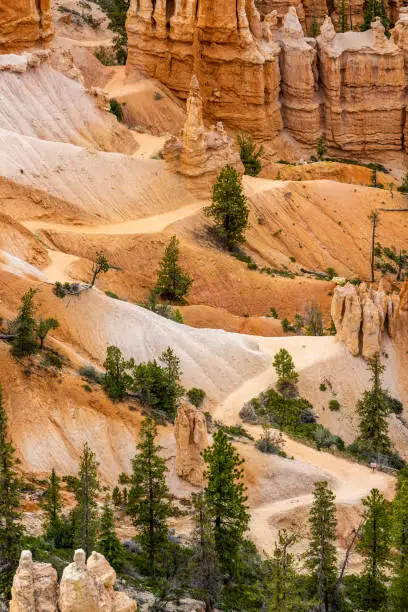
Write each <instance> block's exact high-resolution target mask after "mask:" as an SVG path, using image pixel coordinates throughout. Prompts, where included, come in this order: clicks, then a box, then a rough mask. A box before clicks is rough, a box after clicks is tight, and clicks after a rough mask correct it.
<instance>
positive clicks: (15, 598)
mask: <svg viewBox="0 0 408 612" xmlns="http://www.w3.org/2000/svg"><path fill="white" fill-rule="evenodd" d="M57 590H58V576H57V572H56V570H55V569H54V568H53V567H52V565H50V564H49V563H34V562H33V558H32V554H31V552H30V551H29V550H23V552H22V553H21V557H20V563H19V566H18V568H17V571H16V574H15V576H14V580H13V586H12V591H11V594H12V599H11V602H10V612H57Z"/></svg>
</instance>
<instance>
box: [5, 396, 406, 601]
mask: <svg viewBox="0 0 408 612" xmlns="http://www.w3.org/2000/svg"><path fill="white" fill-rule="evenodd" d="M156 439H157V428H156V424H155V423H154V421H153V420H152V419H150V418H146V419H145V420H144V422H143V424H142V429H141V432H140V441H139V444H138V445H137V452H136V455H135V457H134V459H133V461H132V471H131V473H130V474H126V475H125V474H122V475H121V477H120V480H119V482H120V486H118V487H115V489H114V491H113V503H114V505H115V506H118V507H119V510H120V511H121V512H124V513H126V514H127V515H128V516H129V517H130V518H131V520H132V522H133V524H134V526H135V528H136V532H137V536H136V538H135V541H136V542H135V550H133V551H132V552H130V551H128V550H126V549H125V548H124V546H123V545H122V543H121V542H120V540H119V538H118V537H117V535H116V532H115V513H114V510H113V508H112V504H111V497H110V494H109V492H107V491H106V489H103V488H102V486H101V483H100V480H99V476H98V463H97V461H96V458H95V455H94V453H93V452H92V450H91V449H90V448H89V446H88V445H87V444H85V446H84V449H83V453H82V457H81V459H80V466H79V472H78V475H77V477H75V478H74V477H70V478H65V479H64V480H65V481H66V482H67V483H68V484H69V488H70V489H71V491H72V492H73V493H74V495H75V500H76V504H75V506H74V507H73V508H72V509H71V510H70V511H68V510H67V509H64V507H63V496H62V492H61V479H60V478H59V477H58V476H57V474H56V473H55V471H54V470H53V471H52V473H51V475H50V478H49V482H48V486H47V488H46V490H45V492H43V494H42V506H43V509H44V511H45V515H46V519H45V523H44V534H43V536H42V537H41V538H38V539H37V540H39V542H37V543H36V545H35V546H34V555H35V556H39V551H41V550H43V549H44V548H46V547H47V546H48V549H47V550H48V551H50V552H51V553H52V552H55V551H58V553H60V552H61V551H63V550H67V551H69V552H70V553H71V552H72V549H74V548H76V547H82V548H84V550H85V551H86V553H87V555H89V554H90V553H91V552H92V550H99V551H100V552H102V553H103V554H104V555H105V556H106V558H107V559H108V560H109V562H110V563H111V564H112V565H113V567H114V568H115V569H116V570H117V571H118V572H119V573H120V574H121V575H122V576H123V577H125V578H126V579H127V580H128V581H129V583H130V584H135V581H134V576H135V572H136V575H137V576H139V582H137V581H136V584H137V585H138V586H139V587H140V583H142V584H143V588H149V589H152V590H153V591H154V592H156V593H157V592H160V593H161V594H162V597H163V601H168V600H177V599H178V598H179V597H180V596H181V595H182V594H189V595H190V596H194V597H196V598H200V599H202V600H203V601H205V602H206V606H207V609H208V610H212V609H213V608H214V607H215V606H217V607H219V608H221V609H223V610H245V611H250V610H265V611H274V612H288V611H302V610H303V611H312V610H319V611H322V612H332V611H333V612H335V611H339V612H340V611H342V612H348V611H350V612H351V611H359V610H361V611H362V612H365V611H367V612H368V611H374V610H382V611H386V610H389V611H390V612H391V611H395V612H396V611H401V610H405V609H408V588H407V587H408V556H407V552H408V544H407V542H408V539H407V533H408V470H406V469H404V470H401V471H400V473H399V478H398V485H397V493H396V495H395V498H394V501H393V502H392V503H390V502H388V501H387V500H386V499H385V498H384V497H383V495H382V494H381V493H380V492H379V491H378V490H377V489H373V490H372V491H371V492H370V494H369V495H368V496H367V497H366V498H365V499H364V500H363V508H364V510H363V513H362V516H361V522H360V524H359V525H358V526H357V528H356V529H354V530H353V531H352V533H351V534H350V541H349V545H348V548H347V550H346V552H345V554H344V558H340V555H339V554H338V551H337V547H336V541H337V537H336V527H337V518H336V507H335V497H334V494H333V492H332V491H331V490H330V488H329V486H328V484H327V482H318V483H316V485H315V490H314V494H313V503H312V506H311V510H310V514H309V522H310V532H311V537H310V541H309V545H308V547H307V549H306V551H305V553H304V554H303V555H296V554H295V553H294V546H295V545H296V543H297V541H298V538H297V536H296V535H295V534H293V533H289V532H287V531H285V530H284V531H281V532H280V533H279V535H278V540H277V542H276V544H275V551H274V554H273V555H272V556H271V557H270V558H266V559H262V558H261V557H260V555H259V554H258V552H257V551H256V549H255V547H254V545H253V544H252V543H251V541H250V540H248V539H247V537H246V533H247V531H248V526H249V521H250V513H249V508H248V503H247V496H246V489H245V486H244V483H243V477H242V476H243V468H242V464H243V460H242V459H241V457H240V456H239V453H238V452H237V450H236V449H235V448H234V446H233V445H232V443H231V441H230V440H229V438H228V436H227V435H226V433H225V432H224V431H223V430H222V429H220V430H218V431H217V432H216V433H215V434H214V437H213V444H212V446H211V447H209V448H208V449H207V450H206V451H205V452H204V459H205V463H206V473H205V476H206V481H207V485H206V486H205V488H204V489H203V490H202V491H200V492H198V493H195V494H193V495H192V497H191V508H190V509H189V511H188V512H189V514H190V515H191V516H192V520H193V525H194V528H193V532H192V535H191V538H190V541H189V542H185V543H180V542H178V541H177V539H176V538H174V536H172V533H171V531H170V530H169V519H170V518H171V517H174V516H178V515H179V514H180V512H181V510H180V504H178V505H177V504H176V503H175V500H174V499H173V498H172V496H171V494H170V492H169V489H168V486H167V483H166V474H167V471H168V468H167V466H166V462H165V460H164V459H163V458H162V456H161V454H160V451H161V448H160V446H158V444H157V441H156ZM16 464H17V462H16V459H15V457H14V448H13V446H12V445H11V444H10V442H9V441H8V436H7V417H6V413H5V410H4V407H3V405H2V400H1V393H0V559H1V563H0V591H1V593H2V595H3V597H5V598H7V597H9V594H10V586H11V581H12V577H13V573H14V572H15V569H16V566H17V563H18V558H19V554H20V551H21V549H22V547H23V546H26V545H27V536H26V535H25V533H24V530H23V527H22V525H21V515H20V510H19V505H20V499H21V492H22V488H23V482H22V479H21V477H20V476H19V475H18V473H17V471H16ZM101 499H102V500H103V499H104V503H103V506H102V507H101V508H100V501H101ZM32 544H33V539H32V538H31V542H30V545H32ZM354 551H356V552H358V553H359V554H360V555H361V557H362V560H363V564H362V568H363V569H362V571H361V573H360V574H359V575H349V572H348V565H349V561H350V556H351V554H352V553H353V552H354ZM40 558H41V559H42V560H43V559H44V556H40ZM132 577H133V578H132ZM132 580H133V582H132Z"/></svg>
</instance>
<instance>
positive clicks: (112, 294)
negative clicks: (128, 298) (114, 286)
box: [105, 291, 121, 300]
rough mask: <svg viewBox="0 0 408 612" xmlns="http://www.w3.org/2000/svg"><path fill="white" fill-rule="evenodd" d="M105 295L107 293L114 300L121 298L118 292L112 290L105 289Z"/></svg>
mask: <svg viewBox="0 0 408 612" xmlns="http://www.w3.org/2000/svg"><path fill="white" fill-rule="evenodd" d="M105 295H107V296H108V297H110V298H112V299H113V300H120V299H121V298H120V297H119V296H118V295H117V294H116V293H113V292H112V291H105Z"/></svg>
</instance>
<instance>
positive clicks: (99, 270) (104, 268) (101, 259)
mask: <svg viewBox="0 0 408 612" xmlns="http://www.w3.org/2000/svg"><path fill="white" fill-rule="evenodd" d="M108 270H110V265H109V262H108V260H107V258H106V257H105V255H104V254H103V253H97V254H96V261H95V263H94V264H93V266H92V281H91V287H93V286H94V284H95V281H96V279H97V278H98V276H99V275H100V274H105V273H106V272H108Z"/></svg>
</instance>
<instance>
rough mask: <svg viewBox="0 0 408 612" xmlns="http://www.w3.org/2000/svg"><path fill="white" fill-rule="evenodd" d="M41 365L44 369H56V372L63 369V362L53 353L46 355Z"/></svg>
mask: <svg viewBox="0 0 408 612" xmlns="http://www.w3.org/2000/svg"><path fill="white" fill-rule="evenodd" d="M42 364H43V365H45V366H46V367H51V368H57V370H62V368H63V367H64V362H63V361H62V359H61V357H60V356H59V355H56V354H55V353H46V354H45V355H44V359H43V360H42Z"/></svg>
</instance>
